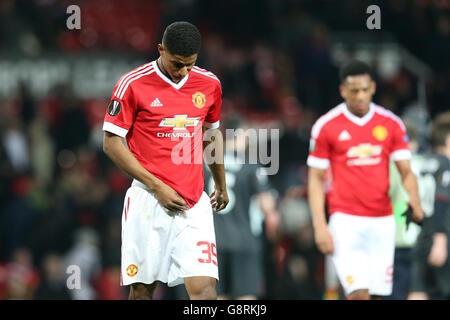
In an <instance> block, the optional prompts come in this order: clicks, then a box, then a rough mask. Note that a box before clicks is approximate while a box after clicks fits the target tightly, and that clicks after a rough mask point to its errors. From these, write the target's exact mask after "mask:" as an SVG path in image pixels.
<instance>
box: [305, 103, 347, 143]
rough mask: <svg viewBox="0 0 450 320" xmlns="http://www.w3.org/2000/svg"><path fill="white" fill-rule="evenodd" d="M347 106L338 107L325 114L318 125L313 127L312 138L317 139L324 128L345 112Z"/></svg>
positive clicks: (340, 105) (318, 121) (317, 122)
mask: <svg viewBox="0 0 450 320" xmlns="http://www.w3.org/2000/svg"><path fill="white" fill-rule="evenodd" d="M344 108H345V105H344V104H343V103H341V104H339V105H337V106H336V107H334V108H333V109H331V110H330V111H328V112H327V113H325V114H324V115H323V116H321V117H320V118H319V119H318V120H317V121H316V123H315V124H314V125H313V127H312V129H311V137H312V138H313V139H317V137H318V136H319V133H320V130H322V127H323V126H324V125H325V124H326V123H327V122H329V121H331V120H332V119H334V118H336V117H337V116H339V115H340V114H342V113H343V112H344Z"/></svg>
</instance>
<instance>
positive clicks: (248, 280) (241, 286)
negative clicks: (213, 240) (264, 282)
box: [231, 251, 263, 300]
mask: <svg viewBox="0 0 450 320" xmlns="http://www.w3.org/2000/svg"><path fill="white" fill-rule="evenodd" d="M262 272H263V271H262V257H261V254H260V253H259V252H252V251H249V252H246V251H244V252H242V251H237V252H233V253H232V254H231V277H232V279H231V280H232V281H231V283H232V286H231V294H232V297H233V299H236V300H256V299H258V294H259V288H260V284H261V278H262Z"/></svg>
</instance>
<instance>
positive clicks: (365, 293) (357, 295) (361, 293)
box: [347, 289, 370, 300]
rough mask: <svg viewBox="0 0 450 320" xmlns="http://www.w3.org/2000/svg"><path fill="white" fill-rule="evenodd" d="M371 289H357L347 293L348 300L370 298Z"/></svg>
mask: <svg viewBox="0 0 450 320" xmlns="http://www.w3.org/2000/svg"><path fill="white" fill-rule="evenodd" d="M369 298H370V295H369V289H360V290H355V291H352V292H350V293H349V294H347V299H348V300H369Z"/></svg>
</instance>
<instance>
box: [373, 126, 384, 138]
mask: <svg viewBox="0 0 450 320" xmlns="http://www.w3.org/2000/svg"><path fill="white" fill-rule="evenodd" d="M372 134H373V136H374V137H375V138H376V139H377V140H378V141H384V140H385V139H386V137H387V135H388V131H387V129H386V128H385V127H383V126H376V127H375V128H373V131H372Z"/></svg>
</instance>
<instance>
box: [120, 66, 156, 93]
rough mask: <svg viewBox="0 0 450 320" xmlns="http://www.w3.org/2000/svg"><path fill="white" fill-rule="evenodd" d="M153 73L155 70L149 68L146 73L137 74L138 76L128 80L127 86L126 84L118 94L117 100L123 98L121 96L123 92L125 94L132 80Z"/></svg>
mask: <svg viewBox="0 0 450 320" xmlns="http://www.w3.org/2000/svg"><path fill="white" fill-rule="evenodd" d="M153 72H155V69H153V68H150V69H149V70H148V71H147V72H141V73H138V74H136V75H135V76H134V77H132V78H130V79H128V81H127V84H126V85H125V87H124V88H123V91H122V92H121V93H120V94H119V97H118V98H119V99H122V98H123V96H124V95H125V92H126V91H127V89H128V86H129V85H130V84H131V83H132V82H133V81H134V80H137V79H139V78H142V77H143V76H147V75H149V74H152V73H153Z"/></svg>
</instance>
